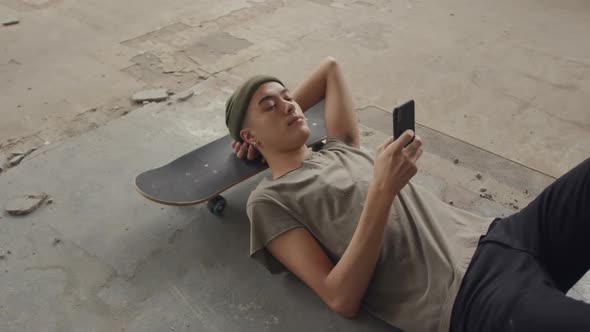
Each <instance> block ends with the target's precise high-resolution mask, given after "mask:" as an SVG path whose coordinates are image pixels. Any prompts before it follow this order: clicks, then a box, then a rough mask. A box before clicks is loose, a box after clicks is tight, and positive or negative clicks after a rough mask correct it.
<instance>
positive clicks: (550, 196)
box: [503, 159, 590, 293]
mask: <svg viewBox="0 0 590 332" xmlns="http://www.w3.org/2000/svg"><path fill="white" fill-rule="evenodd" d="M507 219H508V220H506V223H505V225H504V226H505V227H504V229H503V232H505V233H506V234H503V235H506V237H508V238H512V241H514V243H511V244H512V245H514V247H516V248H519V249H523V250H526V251H530V252H531V253H532V254H534V255H535V256H537V258H538V259H539V261H540V262H541V264H543V266H544V267H545V268H546V269H547V271H548V273H549V274H550V275H551V277H552V278H553V280H554V281H555V283H556V285H557V287H558V289H559V290H561V291H562V292H564V293H565V292H567V291H568V290H569V289H570V288H571V287H572V286H573V285H574V284H575V283H576V282H577V281H578V280H580V278H581V277H583V276H584V274H585V273H586V272H587V271H588V269H590V159H586V160H585V161H583V162H582V163H580V164H579V165H578V166H576V167H575V168H573V169H572V170H570V171H569V172H567V173H566V174H564V175H563V176H561V177H560V178H559V179H557V180H556V181H555V182H554V183H552V184H551V185H550V186H549V187H547V188H546V189H545V190H543V192H542V193H541V194H539V196H537V198H535V199H534V200H533V201H532V202H531V203H530V204H529V205H528V206H527V207H525V208H524V209H522V210H521V211H520V212H518V213H515V214H514V215H512V216H510V217H509V218H507Z"/></svg>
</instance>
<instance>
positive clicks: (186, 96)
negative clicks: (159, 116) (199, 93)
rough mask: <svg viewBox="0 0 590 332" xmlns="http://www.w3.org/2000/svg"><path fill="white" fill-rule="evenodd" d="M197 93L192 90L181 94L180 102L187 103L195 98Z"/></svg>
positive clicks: (179, 96)
mask: <svg viewBox="0 0 590 332" xmlns="http://www.w3.org/2000/svg"><path fill="white" fill-rule="evenodd" d="M194 95H195V92H194V91H191V90H187V91H185V92H183V93H181V94H179V95H178V101H179V102H180V101H186V100H188V99H189V98H190V97H192V96H194Z"/></svg>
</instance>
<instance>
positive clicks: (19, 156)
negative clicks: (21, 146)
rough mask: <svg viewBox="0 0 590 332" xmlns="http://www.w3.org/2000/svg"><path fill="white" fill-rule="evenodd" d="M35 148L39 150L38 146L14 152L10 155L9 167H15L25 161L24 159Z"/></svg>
mask: <svg viewBox="0 0 590 332" xmlns="http://www.w3.org/2000/svg"><path fill="white" fill-rule="evenodd" d="M35 150H37V148H30V149H28V150H27V151H24V152H12V153H11V154H10V155H9V156H8V167H14V166H16V165H18V164H20V162H21V161H23V159H25V157H26V156H28V155H30V154H31V153H33V151H35Z"/></svg>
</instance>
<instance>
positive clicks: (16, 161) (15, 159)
mask: <svg viewBox="0 0 590 332" xmlns="http://www.w3.org/2000/svg"><path fill="white" fill-rule="evenodd" d="M23 159H25V155H24V154H19V155H16V156H14V157H12V158H11V159H10V161H9V162H8V165H9V166H10V167H14V166H16V165H18V164H20V162H21V161H23Z"/></svg>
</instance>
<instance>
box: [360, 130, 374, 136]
mask: <svg viewBox="0 0 590 332" xmlns="http://www.w3.org/2000/svg"><path fill="white" fill-rule="evenodd" d="M373 135H375V133H374V132H372V131H364V130H363V131H361V136H373Z"/></svg>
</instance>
